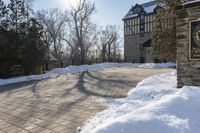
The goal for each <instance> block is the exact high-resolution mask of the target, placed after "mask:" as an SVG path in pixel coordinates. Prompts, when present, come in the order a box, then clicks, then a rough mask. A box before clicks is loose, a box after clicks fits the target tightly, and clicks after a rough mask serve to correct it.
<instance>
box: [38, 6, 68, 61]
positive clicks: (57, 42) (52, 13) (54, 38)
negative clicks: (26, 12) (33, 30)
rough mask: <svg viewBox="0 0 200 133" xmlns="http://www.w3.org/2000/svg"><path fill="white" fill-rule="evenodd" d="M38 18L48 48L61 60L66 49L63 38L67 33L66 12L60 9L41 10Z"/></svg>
mask: <svg viewBox="0 0 200 133" xmlns="http://www.w3.org/2000/svg"><path fill="white" fill-rule="evenodd" d="M36 17H37V19H38V20H39V22H40V24H41V25H43V28H44V33H43V39H44V40H45V43H46V46H47V47H48V48H49V49H50V50H51V51H52V53H53V54H54V56H55V57H56V58H58V59H59V60H60V59H61V56H62V53H63V49H64V44H63V36H65V34H66V32H67V30H66V26H67V22H68V19H67V16H66V12H62V11H60V10H59V9H50V10H46V11H44V10H41V11H38V12H37V14H36Z"/></svg>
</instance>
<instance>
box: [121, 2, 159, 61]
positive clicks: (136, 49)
mask: <svg viewBox="0 0 200 133" xmlns="http://www.w3.org/2000/svg"><path fill="white" fill-rule="evenodd" d="M161 8H162V6H160V5H158V3H157V2H156V1H150V2H148V3H144V4H140V5H139V4H136V5H134V6H132V7H131V9H130V10H129V12H128V13H127V14H126V16H125V17H124V18H123V21H124V58H125V60H126V61H127V62H134V63H144V62H154V61H155V59H153V57H152V56H151V42H152V41H151V34H152V29H153V21H154V19H155V17H156V15H157V13H158V10H159V9H161Z"/></svg>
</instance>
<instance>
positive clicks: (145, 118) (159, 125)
mask: <svg viewBox="0 0 200 133" xmlns="http://www.w3.org/2000/svg"><path fill="white" fill-rule="evenodd" d="M199 131H200V87H188V86H185V87H183V88H182V89H179V90H178V89H176V72H173V73H170V74H165V75H158V76H153V77H151V78H148V79H146V80H144V81H142V82H140V83H139V84H138V85H137V87H136V88H135V89H133V90H132V91H131V92H129V94H128V97H127V98H125V99H118V100H114V101H113V103H112V105H111V106H110V108H109V109H107V110H105V111H103V112H101V113H99V114H98V115H97V116H96V117H95V118H93V119H92V120H90V121H89V123H87V124H86V125H85V126H84V128H83V129H82V131H81V133H199Z"/></svg>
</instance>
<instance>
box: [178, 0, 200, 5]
mask: <svg viewBox="0 0 200 133" xmlns="http://www.w3.org/2000/svg"><path fill="white" fill-rule="evenodd" d="M181 2H182V5H187V4H191V3H194V2H200V0H182V1H181Z"/></svg>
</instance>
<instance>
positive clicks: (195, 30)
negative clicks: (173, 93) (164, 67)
mask: <svg viewBox="0 0 200 133" xmlns="http://www.w3.org/2000/svg"><path fill="white" fill-rule="evenodd" d="M176 25H177V26H176V27H177V79H178V87H179V88H181V87H183V86H184V85H185V86H200V40H199V39H200V1H193V2H188V3H185V4H183V5H181V6H179V7H178V8H177V21H176ZM198 26H199V27H198Z"/></svg>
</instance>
